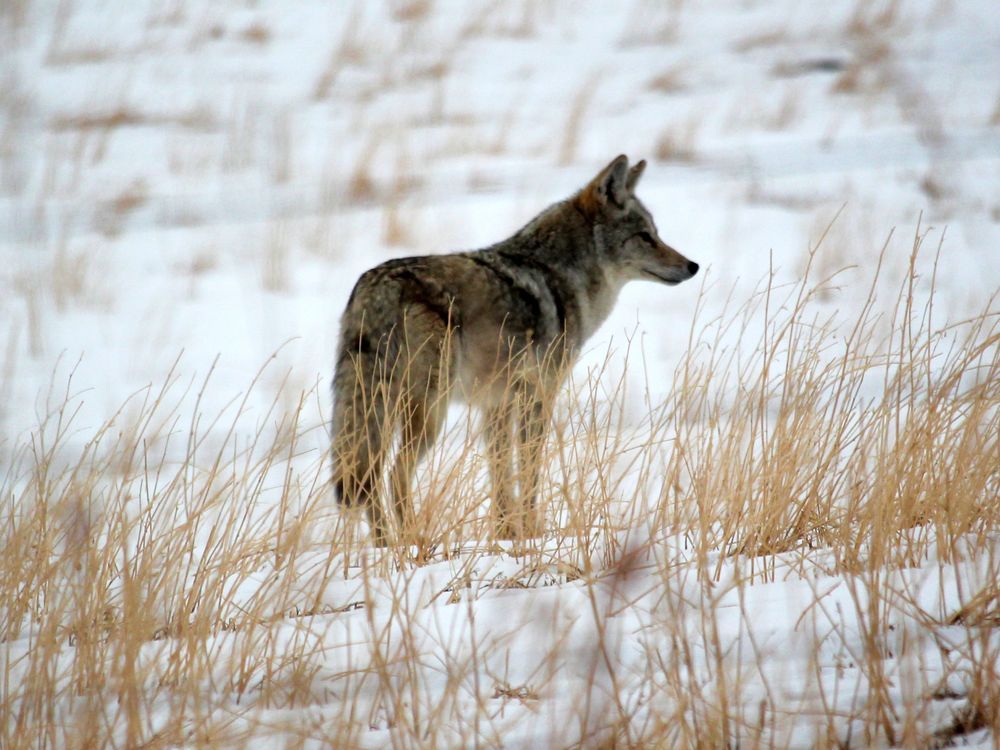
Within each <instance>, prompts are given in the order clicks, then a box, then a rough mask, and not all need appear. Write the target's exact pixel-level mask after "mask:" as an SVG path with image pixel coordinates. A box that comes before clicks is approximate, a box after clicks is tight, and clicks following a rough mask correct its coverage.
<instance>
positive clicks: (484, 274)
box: [332, 156, 698, 544]
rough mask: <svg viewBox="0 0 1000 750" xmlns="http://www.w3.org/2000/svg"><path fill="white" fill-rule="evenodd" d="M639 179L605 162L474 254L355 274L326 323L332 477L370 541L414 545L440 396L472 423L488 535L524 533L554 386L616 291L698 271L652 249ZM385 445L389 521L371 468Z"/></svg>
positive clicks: (533, 524) (621, 160) (401, 262)
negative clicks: (487, 494) (480, 437)
mask: <svg viewBox="0 0 1000 750" xmlns="http://www.w3.org/2000/svg"><path fill="white" fill-rule="evenodd" d="M644 167H645V162H642V161H640V162H639V163H638V164H636V165H635V166H633V167H631V168H630V167H629V166H628V160H627V159H626V158H625V157H624V156H620V157H618V158H617V159H615V160H614V161H612V162H611V164H609V165H608V166H607V167H606V168H605V169H604V170H602V171H601V172H600V173H599V174H598V175H597V177H595V178H594V179H593V180H592V181H591V182H590V183H589V184H588V185H587V186H585V187H584V188H583V189H582V190H581V191H579V192H578V193H576V194H575V195H574V196H572V197H571V198H569V199H567V200H565V201H561V202H559V203H556V204H554V205H553V206H551V207H549V208H548V209H546V210H545V211H544V212H543V213H541V214H540V215H539V216H538V217H536V218H535V219H534V220H532V221H531V222H530V223H529V224H528V225H527V226H525V227H524V228H523V229H522V230H520V231H519V232H517V233H516V234H515V235H514V236H512V237H510V238H509V239H507V240H504V241H502V242H499V243H497V244H496V245H492V246H490V247H488V248H485V249H483V250H478V251H471V252H460V253H453V254H450V255H437V256H422V257H415V258H402V259H398V260H393V261H388V262H386V263H383V264H381V265H380V266H377V267H375V268H373V269H371V270H369V271H367V272H365V273H364V274H362V276H361V278H360V279H359V280H358V282H357V284H356V285H355V287H354V290H353V291H352V293H351V296H350V299H349V300H348V303H347V307H346V309H345V311H344V315H343V318H342V321H341V334H340V345H339V348H338V356H337V363H336V370H335V374H334V380H333V392H334V393H333V396H334V414H333V451H332V452H333V464H334V465H333V469H334V471H333V475H334V484H335V488H336V490H337V494H338V497H339V499H340V501H341V502H342V503H344V504H346V505H361V506H364V507H365V508H367V510H368V514H369V521H370V523H371V525H372V529H373V533H374V536H375V539H376V541H377V542H379V543H382V544H384V543H386V542H387V541H388V539H389V538H390V536H391V534H392V532H393V529H395V531H396V533H397V535H399V538H400V539H404V540H405V539H407V538H412V536H413V534H414V533H416V531H417V530H416V529H415V528H414V515H413V512H412V503H411V500H410V484H411V481H412V474H413V470H414V468H415V466H416V464H417V462H418V461H419V460H420V458H421V457H422V455H423V454H424V452H425V451H426V450H427V448H428V447H429V446H430V445H431V443H432V442H433V440H434V439H435V437H436V436H437V434H438V432H439V430H440V428H441V424H442V422H443V419H444V412H445V409H446V405H447V402H448V400H449V399H451V398H453V397H459V398H462V399H464V400H466V401H469V402H470V403H473V404H475V405H477V406H479V407H480V408H482V410H483V411H484V414H485V427H486V433H485V437H486V448H487V450H486V454H487V458H488V462H489V467H490V474H491V478H492V480H493V500H494V510H495V514H496V521H497V533H498V536H500V537H503V538H510V537H513V536H523V535H525V534H534V533H537V532H538V531H539V529H540V525H539V520H538V518H537V514H536V512H535V495H536V491H537V480H538V475H539V462H540V457H541V448H542V442H543V438H544V431H545V426H546V424H547V422H548V417H549V411H550V404H551V401H552V396H553V393H554V391H555V390H556V388H557V386H558V383H559V380H560V376H561V374H562V373H563V372H564V371H565V369H566V368H567V367H568V366H569V365H571V364H572V359H573V356H574V354H575V352H576V351H577V350H578V349H579V347H580V346H581V345H582V344H583V342H584V341H585V340H586V339H587V337H589V336H590V335H591V334H592V333H593V332H594V331H595V330H596V329H597V328H598V327H599V326H600V324H601V323H602V322H603V321H604V320H605V319H606V317H607V315H608V313H609V312H610V311H611V309H612V307H613V306H614V303H615V300H616V298H617V296H618V293H619V291H620V289H621V287H622V286H623V285H624V284H625V283H626V282H627V281H629V280H632V279H649V280H656V281H660V282H665V283H667V284H676V283H679V282H681V281H684V280H686V279H689V278H691V276H693V275H694V274H695V273H696V272H697V270H698V265H697V264H696V263H693V262H692V261H689V260H687V259H686V258H684V257H683V256H682V255H680V253H678V252H677V251H676V250H674V249H673V248H671V247H669V246H668V245H666V244H665V243H664V242H663V241H662V240H660V239H659V237H658V235H657V232H656V227H655V224H654V223H653V219H652V215H651V214H650V213H649V212H648V211H647V210H646V208H645V207H644V206H643V205H642V204H641V202H640V201H639V200H638V199H637V198H636V197H635V194H634V188H635V185H636V183H637V182H638V179H639V177H640V176H641V174H642V172H643V169H644ZM515 427H516V429H515ZM396 443H398V447H397V448H396V450H395V463H394V466H393V468H392V471H391V472H390V476H389V481H390V484H391V488H392V496H393V512H392V513H390V512H388V509H387V508H384V507H383V504H382V500H381V495H382V492H381V485H382V482H383V478H382V466H383V463H384V462H385V460H386V459H387V457H388V455H389V453H390V452H391V451H392V449H393V445H394V444H396ZM514 443H516V453H517V457H518V469H517V471H515V470H514V468H513V464H512V461H513V457H512V453H513V452H514V450H513V448H514V447H515V446H514ZM515 485H517V487H518V488H519V490H520V493H519V494H520V502H515V500H514V486H515Z"/></svg>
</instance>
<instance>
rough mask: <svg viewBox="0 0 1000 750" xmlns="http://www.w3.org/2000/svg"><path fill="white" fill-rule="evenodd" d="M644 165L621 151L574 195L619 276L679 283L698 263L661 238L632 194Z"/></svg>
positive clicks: (694, 272) (643, 207)
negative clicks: (630, 165)
mask: <svg viewBox="0 0 1000 750" xmlns="http://www.w3.org/2000/svg"><path fill="white" fill-rule="evenodd" d="M645 169H646V162H645V160H643V161H640V162H638V163H637V164H636V165H635V166H633V167H631V168H629V165H628V157H626V156H625V155H624V154H623V155H621V156H619V157H618V158H616V159H615V160H614V161H612V162H611V163H610V164H609V165H608V166H606V167H605V168H604V169H602V170H601V171H600V172H599V173H598V175H597V176H596V177H595V178H594V179H593V180H591V182H590V184H588V185H587V186H586V187H585V188H584V189H583V190H581V191H580V193H579V194H578V195H577V196H576V198H575V200H576V202H577V205H578V207H579V208H580V210H581V211H583V212H584V214H585V215H587V217H588V218H589V219H590V220H591V222H593V226H594V236H595V239H596V246H597V248H596V249H597V252H598V253H600V254H602V255H603V256H604V257H602V258H601V259H600V260H601V261H602V262H603V263H605V264H607V265H609V266H611V267H612V268H614V269H615V271H616V272H617V273H618V274H620V275H621V278H622V280H623V281H628V280H632V279H647V280H650V281H662V282H664V283H666V284H670V285H674V284H679V283H680V282H682V281H687V280H688V279H690V278H691V277H692V276H694V275H695V274H696V273H698V264H697V263H695V262H694V261H691V260H688V259H687V258H685V257H684V256H683V255H681V254H680V253H679V252H677V251H676V250H674V249H673V248H672V247H670V245H668V244H666V243H665V242H664V241H663V240H661V239H660V236H659V235H658V234H657V232H656V224H655V223H654V222H653V216H652V214H650V213H649V211H648V210H647V209H646V207H645V206H644V205H642V202H641V201H640V200H639V199H638V198H636V197H635V185H636V183H637V182H639V178H640V177H642V173H643V170H645Z"/></svg>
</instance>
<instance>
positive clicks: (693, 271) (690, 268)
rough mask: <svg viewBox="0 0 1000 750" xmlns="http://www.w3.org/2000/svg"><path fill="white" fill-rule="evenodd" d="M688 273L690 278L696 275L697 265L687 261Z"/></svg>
mask: <svg viewBox="0 0 1000 750" xmlns="http://www.w3.org/2000/svg"><path fill="white" fill-rule="evenodd" d="M688 273H690V274H691V275H692V276H694V275H695V274H696V273H698V264H697V263H695V262H694V261H693V260H689V261H688Z"/></svg>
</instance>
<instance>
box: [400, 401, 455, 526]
mask: <svg viewBox="0 0 1000 750" xmlns="http://www.w3.org/2000/svg"><path fill="white" fill-rule="evenodd" d="M421 396H422V397H418V398H410V399H405V400H404V403H403V404H401V411H402V414H401V422H402V437H401V440H400V446H399V452H398V453H397V454H396V463H395V465H394V466H393V467H392V477H391V487H392V498H393V509H394V511H395V515H396V522H397V523H398V524H399V532H400V538H401V539H410V538H411V537H412V536H413V534H414V533H415V532H416V515H415V514H414V512H413V474H414V472H415V471H416V468H417V464H419V463H420V461H421V459H423V457H424V456H425V455H426V454H427V451H428V449H429V448H430V447H431V446H432V445H433V444H434V441H435V440H436V439H437V436H438V433H439V432H440V431H441V425H442V423H443V421H444V408H443V406H442V405H441V404H440V403H438V401H439V397H438V394H436V393H435V394H433V395H432V394H430V393H427V394H421ZM424 396H425V397H424Z"/></svg>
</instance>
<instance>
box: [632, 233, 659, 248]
mask: <svg viewBox="0 0 1000 750" xmlns="http://www.w3.org/2000/svg"><path fill="white" fill-rule="evenodd" d="M636 237H638V238H639V239H640V240H642V241H643V242H648V243H649V244H650V245H655V244H656V240H654V239H653V235H651V234H650V233H649V232H645V231H643V232H639V234H637V235H636Z"/></svg>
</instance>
